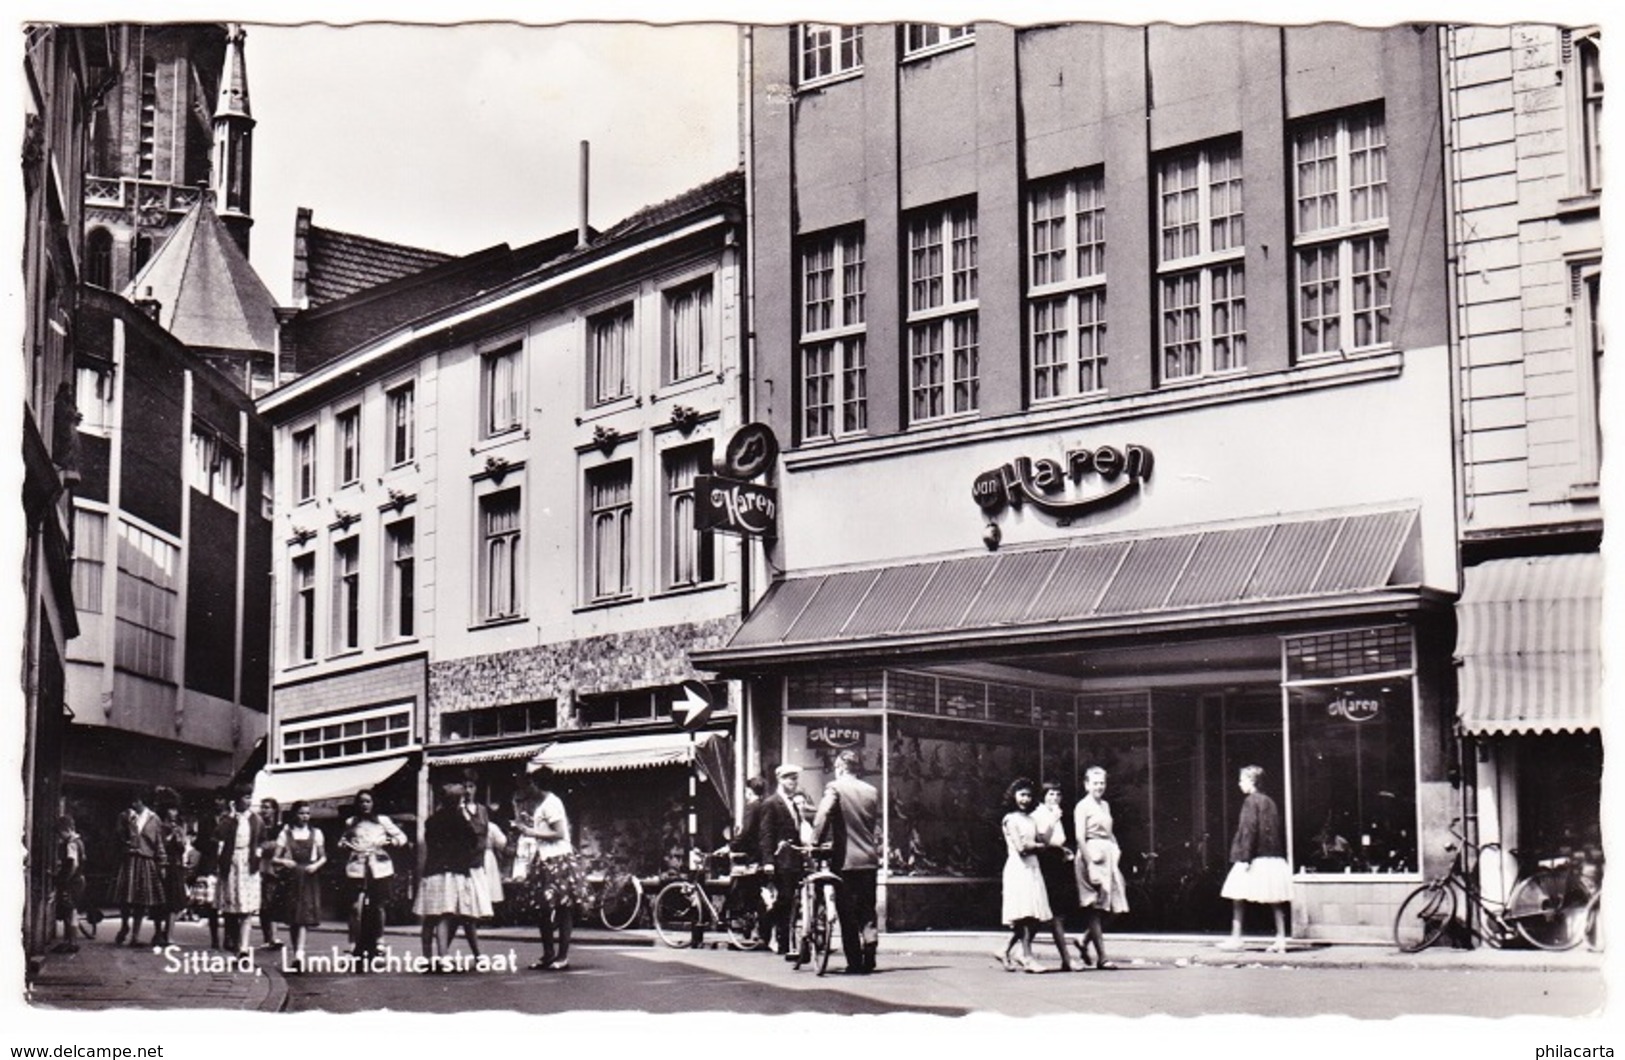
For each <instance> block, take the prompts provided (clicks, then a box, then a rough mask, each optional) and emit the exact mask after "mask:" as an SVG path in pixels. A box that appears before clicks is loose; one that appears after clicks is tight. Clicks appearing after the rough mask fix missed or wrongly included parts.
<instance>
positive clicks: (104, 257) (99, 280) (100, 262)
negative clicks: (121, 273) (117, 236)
mask: <svg viewBox="0 0 1625 1060" xmlns="http://www.w3.org/2000/svg"><path fill="white" fill-rule="evenodd" d="M85 282H86V283H88V284H94V285H95V286H97V287H106V288H109V289H110V288H111V287H112V286H113V233H111V232H109V231H108V230H107V229H105V228H99V227H98V228H92V229H91V230H90V235H88V236H86V237H85Z"/></svg>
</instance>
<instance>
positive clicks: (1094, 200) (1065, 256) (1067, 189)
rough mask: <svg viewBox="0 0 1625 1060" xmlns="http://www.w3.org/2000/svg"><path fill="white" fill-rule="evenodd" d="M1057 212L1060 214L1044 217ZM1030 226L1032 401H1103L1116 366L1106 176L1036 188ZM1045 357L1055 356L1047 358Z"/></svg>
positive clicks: (1096, 172)
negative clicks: (1109, 337)
mask: <svg viewBox="0 0 1625 1060" xmlns="http://www.w3.org/2000/svg"><path fill="white" fill-rule="evenodd" d="M1057 192H1059V201H1058V203H1057V195H1056V193H1057ZM1057 205H1058V206H1059V209H1058V212H1055V213H1047V212H1046V213H1044V214H1043V215H1041V214H1040V211H1041V210H1045V211H1047V210H1050V209H1053V208H1055V207H1056V206H1057ZM1025 219H1026V235H1027V253H1026V281H1027V292H1026V305H1025V313H1024V320H1025V326H1026V338H1027V351H1028V358H1027V360H1028V363H1027V392H1028V395H1029V398H1030V400H1031V402H1032V404H1034V405H1045V404H1054V403H1061V402H1066V401H1072V400H1077V399H1081V398H1098V397H1103V396H1105V395H1106V393H1107V392H1108V387H1107V385H1106V369H1107V365H1108V363H1109V360H1110V358H1109V354H1108V353H1107V350H1106V334H1107V332H1106V305H1107V302H1106V287H1107V283H1106V231H1105V225H1106V188H1105V174H1104V173H1103V172H1102V171H1101V170H1100V169H1099V168H1098V167H1097V168H1093V169H1088V170H1078V171H1074V172H1071V173H1064V174H1061V175H1059V176H1054V177H1046V178H1044V179H1042V180H1035V181H1033V182H1032V183H1031V184H1030V185H1029V187H1028V189H1027V192H1026V195H1025ZM1057 233H1059V235H1060V240H1059V242H1057V241H1056V240H1055V239H1054V237H1055V236H1056V234H1057ZM1091 237H1093V238H1091ZM1085 309H1087V310H1088V313H1087V314H1086V313H1085V312H1084V310H1085ZM1057 311H1058V312H1057ZM1086 317H1087V319H1086ZM1041 326H1042V330H1041ZM1086 340H1087V341H1086ZM1057 347H1059V353H1058V354H1057V353H1056V352H1055V350H1056V348H1057ZM1086 347H1087V349H1086ZM1042 351H1049V352H1050V355H1049V356H1047V357H1041V352H1042ZM1058 381H1065V385H1061V383H1060V382H1058ZM1089 384H1092V385H1089ZM1045 391H1047V393H1046V392H1045Z"/></svg>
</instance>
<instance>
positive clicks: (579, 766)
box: [530, 731, 724, 773]
mask: <svg viewBox="0 0 1625 1060" xmlns="http://www.w3.org/2000/svg"><path fill="white" fill-rule="evenodd" d="M723 736H724V734H723V733H721V732H717V731H708V732H701V733H696V734H695V741H694V742H695V744H696V745H697V746H698V747H701V748H703V747H706V746H708V745H709V744H711V743H712V741H714V740H717V739H718V738H720V737H723ZM688 746H689V734H688V733H686V732H659V733H641V734H638V735H635V736H600V737H595V738H592V739H586V740H572V741H570V742H569V743H562V742H561V743H551V744H548V745H547V746H545V747H543V748H542V749H541V751H539V752H538V753H537V754H536V756H535V757H534V758H532V759H531V760H530V769H531V770H532V771H535V770H538V769H549V770H552V771H553V772H554V773H611V772H618V771H620V770H626V769H653V768H655V767H657V766H675V765H682V764H683V763H685V762H687V761H688Z"/></svg>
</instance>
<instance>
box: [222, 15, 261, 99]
mask: <svg viewBox="0 0 1625 1060" xmlns="http://www.w3.org/2000/svg"><path fill="white" fill-rule="evenodd" d="M247 36H248V35H247V34H246V33H245V32H243V27H242V25H241V24H239V23H236V22H233V23H231V28H230V32H229V35H228V36H227V38H226V68H225V70H223V71H222V72H221V74H220V99H219V101H218V102H216V103H215V106H214V120H215V121H219V120H220V119H222V118H225V117H228V116H233V115H235V116H238V117H243V118H248V119H249V120H253V114H252V113H250V111H249V109H248V60H247V59H246V58H245V57H244V55H243V41H244V39H245V38H246V37H247Z"/></svg>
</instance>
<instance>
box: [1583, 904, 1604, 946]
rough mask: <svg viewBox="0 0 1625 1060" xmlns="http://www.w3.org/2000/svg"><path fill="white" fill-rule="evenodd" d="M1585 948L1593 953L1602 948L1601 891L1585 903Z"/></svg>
mask: <svg viewBox="0 0 1625 1060" xmlns="http://www.w3.org/2000/svg"><path fill="white" fill-rule="evenodd" d="M1586 949H1588V950H1590V951H1591V952H1593V953H1601V952H1602V949H1603V933H1602V892H1601V891H1598V892H1597V893H1596V894H1594V895H1592V896H1591V901H1589V902H1587V903H1586Z"/></svg>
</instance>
